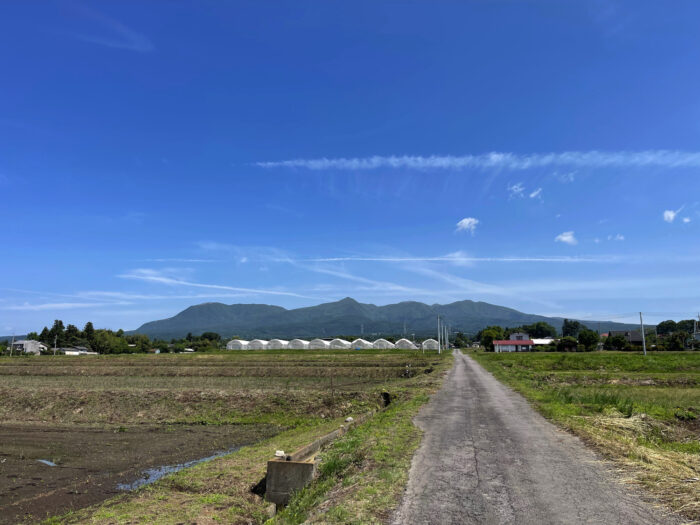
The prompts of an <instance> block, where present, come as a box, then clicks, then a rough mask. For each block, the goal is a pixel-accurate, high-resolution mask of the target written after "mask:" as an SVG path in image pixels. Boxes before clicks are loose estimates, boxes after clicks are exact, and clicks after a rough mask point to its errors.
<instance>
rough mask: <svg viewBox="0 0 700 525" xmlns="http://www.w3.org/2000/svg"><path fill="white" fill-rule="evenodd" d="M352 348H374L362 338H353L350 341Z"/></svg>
mask: <svg viewBox="0 0 700 525" xmlns="http://www.w3.org/2000/svg"><path fill="white" fill-rule="evenodd" d="M352 348H354V349H355V350H371V349H372V348H374V345H373V344H372V343H370V342H369V341H365V340H364V339H355V340H354V341H353V342H352Z"/></svg>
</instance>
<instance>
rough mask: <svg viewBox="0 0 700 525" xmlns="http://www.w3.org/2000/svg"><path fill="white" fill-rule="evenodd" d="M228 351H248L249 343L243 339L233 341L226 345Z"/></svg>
mask: <svg viewBox="0 0 700 525" xmlns="http://www.w3.org/2000/svg"><path fill="white" fill-rule="evenodd" d="M226 350H248V341H244V340H243V339H231V340H230V341H229V342H228V343H226Z"/></svg>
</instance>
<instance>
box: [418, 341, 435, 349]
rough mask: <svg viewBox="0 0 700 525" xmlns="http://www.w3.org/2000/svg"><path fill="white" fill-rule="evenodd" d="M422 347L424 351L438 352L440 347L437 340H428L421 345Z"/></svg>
mask: <svg viewBox="0 0 700 525" xmlns="http://www.w3.org/2000/svg"><path fill="white" fill-rule="evenodd" d="M421 347H422V348H423V350H437V349H438V348H439V345H438V342H437V341H436V340H435V339H426V340H425V341H423V342H422V343H421Z"/></svg>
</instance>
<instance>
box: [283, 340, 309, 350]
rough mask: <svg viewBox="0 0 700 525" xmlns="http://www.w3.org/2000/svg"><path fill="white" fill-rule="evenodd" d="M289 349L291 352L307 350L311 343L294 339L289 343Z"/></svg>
mask: <svg viewBox="0 0 700 525" xmlns="http://www.w3.org/2000/svg"><path fill="white" fill-rule="evenodd" d="M287 348H289V349H290V350H306V349H307V348H309V342H308V341H306V340H304V339H292V340H291V341H289V346H288V347H287Z"/></svg>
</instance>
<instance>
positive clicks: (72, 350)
mask: <svg viewBox="0 0 700 525" xmlns="http://www.w3.org/2000/svg"><path fill="white" fill-rule="evenodd" d="M61 353H62V354H63V355H98V353H97V352H91V351H90V350H89V349H88V348H87V347H85V346H71V347H69V348H61Z"/></svg>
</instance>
